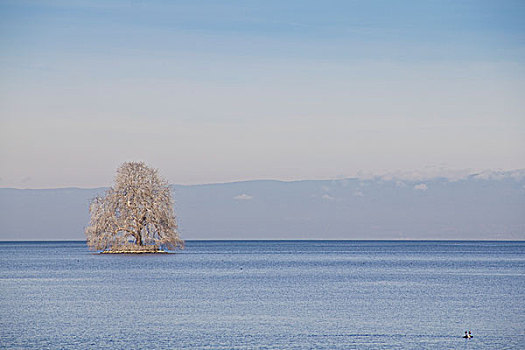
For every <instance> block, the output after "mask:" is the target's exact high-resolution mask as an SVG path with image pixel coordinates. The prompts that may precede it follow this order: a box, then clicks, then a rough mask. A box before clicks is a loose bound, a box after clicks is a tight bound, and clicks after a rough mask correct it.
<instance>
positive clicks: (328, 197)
mask: <svg viewBox="0 0 525 350" xmlns="http://www.w3.org/2000/svg"><path fill="white" fill-rule="evenodd" d="M321 198H322V199H326V200H329V201H333V200H334V199H335V197H333V196H330V195H329V194H326V193H325V194H323V195H322V196H321Z"/></svg>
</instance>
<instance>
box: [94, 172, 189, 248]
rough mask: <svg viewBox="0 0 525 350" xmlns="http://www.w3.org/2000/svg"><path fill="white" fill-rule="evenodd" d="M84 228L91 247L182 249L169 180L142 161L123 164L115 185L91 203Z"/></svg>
mask: <svg viewBox="0 0 525 350" xmlns="http://www.w3.org/2000/svg"><path fill="white" fill-rule="evenodd" d="M89 211H90V214H91V221H90V223H89V226H88V227H87V228H86V236H87V244H88V246H89V247H90V248H91V249H92V250H103V251H139V252H140V251H159V250H160V249H170V250H173V249H176V248H177V247H180V248H184V241H183V240H182V239H180V238H179V234H178V226H177V221H176V218H175V214H174V210H173V198H172V196H171V191H170V188H169V185H168V183H167V182H166V181H165V180H164V179H162V178H161V177H160V176H159V174H158V171H157V170H156V169H152V168H149V167H148V166H146V165H145V164H144V163H143V162H127V163H124V164H122V165H121V166H120V167H119V168H118V170H117V175H116V177H115V185H114V186H113V187H111V188H109V189H108V190H107V191H106V193H105V195H104V196H97V197H95V199H93V201H92V202H91V205H90V209H89Z"/></svg>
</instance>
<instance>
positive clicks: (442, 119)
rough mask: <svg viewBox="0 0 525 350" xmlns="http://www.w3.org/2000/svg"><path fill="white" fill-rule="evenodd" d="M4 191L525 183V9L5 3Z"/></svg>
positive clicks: (505, 5) (1, 10)
mask: <svg viewBox="0 0 525 350" xmlns="http://www.w3.org/2000/svg"><path fill="white" fill-rule="evenodd" d="M0 62H1V63H0V118H1V119H0V123H1V124H0V127H1V131H0V138H1V140H0V178H1V182H0V186H2V187H8V186H12V187H62V186H80V187H92V186H106V185H109V184H110V182H111V180H112V177H113V173H114V170H115V168H116V167H117V166H118V165H119V164H120V163H121V162H123V161H127V160H144V161H146V162H147V163H149V164H151V165H153V166H155V167H157V168H159V169H160V170H161V172H162V173H163V174H164V175H165V176H166V177H167V178H168V180H169V181H170V182H173V183H182V184H188V183H208V182H222V181H235V180H248V179H261V178H274V179H283V180H291V179H302V178H335V177H349V176H354V175H355V174H358V173H360V172H361V173H362V172H365V173H384V172H391V171H404V170H407V169H425V168H434V169H488V168H490V169H494V168H501V169H515V168H523V167H525V112H524V111H525V102H524V101H525V96H524V95H525V93H524V91H525V65H524V63H525V3H524V2H522V1H304V0H303V1H196V0H193V1H23V0H18V1H0Z"/></svg>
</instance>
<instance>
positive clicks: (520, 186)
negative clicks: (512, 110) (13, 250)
mask: <svg viewBox="0 0 525 350" xmlns="http://www.w3.org/2000/svg"><path fill="white" fill-rule="evenodd" d="M524 175H525V170H517V171H512V172H490V173H489V172H485V173H479V174H470V175H467V176H463V177H461V178H452V179H451V178H445V177H438V178H430V179H422V178H417V177H412V178H409V177H406V176H405V177H403V176H398V177H396V176H382V177H371V178H368V179H366V178H350V179H341V180H304V181H291V182H283V181H276V180H258V181H244V182H233V183H223V184H208V185H189V186H184V185H173V191H174V198H175V207H176V213H177V216H178V219H179V223H180V228H181V231H182V237H183V238H184V239H511V240H512V239H518V240H523V239H525V176H524ZM104 190H105V189H104V188H96V189H80V188H62V189H45V190H20V189H10V188H1V189H0V221H1V222H2V223H3V225H2V230H1V234H0V239H2V240H17V239H24V240H26V239H35V240H40V239H42V240H45V239H83V238H84V234H83V230H84V227H85V226H86V225H87V224H88V221H89V213H88V207H89V202H90V200H91V199H92V198H93V197H94V196H95V195H96V194H102V193H103V192H104Z"/></svg>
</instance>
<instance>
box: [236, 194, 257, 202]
mask: <svg viewBox="0 0 525 350" xmlns="http://www.w3.org/2000/svg"><path fill="white" fill-rule="evenodd" d="M233 199H235V200H240V201H247V200H250V199H253V196H250V195H249V194H246V193H243V194H239V195H237V196H235V197H233Z"/></svg>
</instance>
